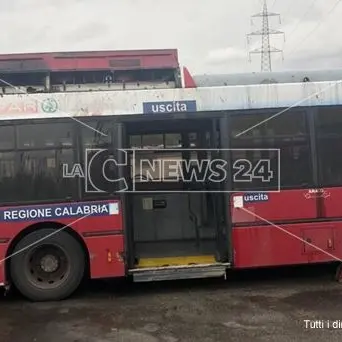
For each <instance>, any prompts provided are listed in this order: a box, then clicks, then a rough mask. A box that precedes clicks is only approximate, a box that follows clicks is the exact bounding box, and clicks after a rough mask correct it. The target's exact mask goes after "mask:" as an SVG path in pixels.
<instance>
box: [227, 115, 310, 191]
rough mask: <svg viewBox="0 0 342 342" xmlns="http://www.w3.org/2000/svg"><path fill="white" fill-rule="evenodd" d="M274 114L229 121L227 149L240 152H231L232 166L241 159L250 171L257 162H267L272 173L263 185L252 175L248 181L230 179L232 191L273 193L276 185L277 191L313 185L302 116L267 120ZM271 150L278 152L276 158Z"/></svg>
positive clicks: (284, 116)
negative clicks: (271, 190) (247, 162)
mask: <svg viewBox="0 0 342 342" xmlns="http://www.w3.org/2000/svg"><path fill="white" fill-rule="evenodd" d="M275 114H276V113H270V114H240V115H234V116H232V117H231V133H230V136H231V148H232V149H242V150H243V151H241V150H240V151H238V150H236V151H234V150H233V151H232V152H231V154H232V165H235V164H234V163H236V162H239V160H241V155H243V156H244V157H243V158H242V159H247V160H248V161H249V162H251V165H252V166H253V167H254V166H256V165H257V163H258V161H259V160H261V159H262V160H263V161H267V163H268V165H270V167H269V170H270V171H273V173H274V174H273V178H272V179H270V180H269V181H267V182H265V181H264V180H263V179H261V178H258V177H254V176H253V175H251V177H248V179H250V181H245V182H243V181H236V179H233V187H234V190H258V189H259V190H260V189H266V190H267V189H274V190H277V189H278V187H279V185H280V187H281V188H296V187H303V186H308V185H309V184H312V183H313V173H312V167H311V157H310V139H309V130H308V126H307V122H306V114H305V112H298V111H292V112H291V111H288V112H286V113H284V114H280V115H279V116H277V117H273V118H271V117H272V115H275ZM267 119H269V120H267ZM265 120H267V121H265ZM260 123H261V124H260ZM275 149H277V150H279V154H278V153H277V151H276V150H275ZM278 156H280V160H279V157H278ZM279 166H280V170H279ZM251 170H252V169H251ZM233 172H234V171H233ZM279 175H280V177H279ZM246 179H247V178H246ZM234 180H235V181H234Z"/></svg>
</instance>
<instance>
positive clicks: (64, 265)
mask: <svg viewBox="0 0 342 342" xmlns="http://www.w3.org/2000/svg"><path fill="white" fill-rule="evenodd" d="M25 269H26V274H27V279H28V280H29V282H30V283H31V284H32V285H34V286H35V287H40V288H42V289H53V288H56V287H58V286H60V285H61V284H62V283H63V282H64V281H65V280H66V279H67V277H68V275H69V273H70V262H69V258H68V256H67V254H66V253H65V251H64V250H63V249H62V248H60V247H59V246H56V245H41V246H38V247H36V248H34V249H32V250H31V251H30V252H29V253H28V255H27V257H26V267H25Z"/></svg>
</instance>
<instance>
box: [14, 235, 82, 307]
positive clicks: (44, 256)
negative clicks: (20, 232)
mask: <svg viewBox="0 0 342 342" xmlns="http://www.w3.org/2000/svg"><path fill="white" fill-rule="evenodd" d="M9 262H10V273H11V279H12V281H13V283H14V285H15V286H16V288H17V289H18V290H19V292H21V294H22V295H24V296H25V297H27V298H28V299H30V300H32V301H53V300H61V299H64V298H66V297H68V296H70V295H71V294H72V293H73V292H74V291H75V290H76V289H77V288H78V286H79V285H80V283H81V281H82V278H83V275H84V271H85V255H84V252H83V250H82V247H81V246H80V244H79V242H78V241H76V240H75V239H74V238H73V237H72V236H71V235H70V234H68V233H67V232H65V231H59V232H56V231H55V230H53V229H40V230H37V231H34V232H32V233H30V234H28V235H26V236H25V237H23V238H22V239H21V240H20V241H19V242H18V243H17V245H16V246H15V248H14V250H13V253H12V256H10V260H9Z"/></svg>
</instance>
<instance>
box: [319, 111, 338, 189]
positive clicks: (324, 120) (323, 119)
mask: <svg viewBox="0 0 342 342" xmlns="http://www.w3.org/2000/svg"><path fill="white" fill-rule="evenodd" d="M315 128H316V141H317V159H318V178H319V184H320V186H322V187H323V186H336V185H341V184H342V159H341V154H342V109H341V108H322V109H318V111H317V113H316V115H315Z"/></svg>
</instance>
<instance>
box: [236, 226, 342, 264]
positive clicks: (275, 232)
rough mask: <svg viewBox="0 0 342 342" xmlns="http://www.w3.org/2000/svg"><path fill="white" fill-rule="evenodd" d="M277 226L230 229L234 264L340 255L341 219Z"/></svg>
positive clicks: (294, 261) (324, 258)
mask: <svg viewBox="0 0 342 342" xmlns="http://www.w3.org/2000/svg"><path fill="white" fill-rule="evenodd" d="M279 227H280V228H281V229H280V228H276V227H274V226H270V225H268V226H262V225H260V226H252V227H251V226H249V227H238V228H237V227H236V228H233V245H234V267H236V268H250V267H262V266H280V265H295V264H305V263H318V262H327V261H336V259H335V258H341V257H342V222H333V223H331V222H327V223H321V222H320V223H318V222H317V223H300V224H298V223H297V224H282V225H279ZM306 241H307V242H309V243H310V245H309V244H308V243H306Z"/></svg>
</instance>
